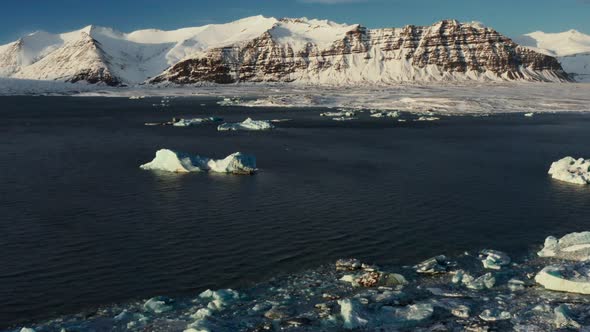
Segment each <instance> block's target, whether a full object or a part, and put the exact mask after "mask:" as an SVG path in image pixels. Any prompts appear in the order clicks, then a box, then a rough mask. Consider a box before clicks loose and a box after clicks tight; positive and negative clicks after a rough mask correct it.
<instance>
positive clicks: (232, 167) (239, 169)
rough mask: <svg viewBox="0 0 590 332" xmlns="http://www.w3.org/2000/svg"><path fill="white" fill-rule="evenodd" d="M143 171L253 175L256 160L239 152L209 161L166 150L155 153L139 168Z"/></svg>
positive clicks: (196, 156) (204, 158)
mask: <svg viewBox="0 0 590 332" xmlns="http://www.w3.org/2000/svg"><path fill="white" fill-rule="evenodd" d="M140 168H141V169H144V170H155V171H165V172H172V173H189V172H201V171H209V172H215V173H230V174H253V173H254V172H256V170H257V169H256V158H255V157H254V156H251V155H246V154H242V153H241V152H236V153H233V154H231V155H229V156H227V157H226V158H224V159H219V160H215V159H210V158H206V157H201V156H198V155H193V156H191V155H188V154H185V153H179V152H175V151H172V150H168V149H161V150H158V151H157V152H156V157H155V158H154V159H153V160H152V161H151V162H149V163H146V164H143V165H141V166H140Z"/></svg>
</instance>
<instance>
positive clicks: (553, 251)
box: [537, 232, 590, 261]
mask: <svg viewBox="0 0 590 332" xmlns="http://www.w3.org/2000/svg"><path fill="white" fill-rule="evenodd" d="M537 255H539V256H540V257H556V258H562V259H570V260H575V261H586V260H590V232H579V233H570V234H567V235H564V236H563V237H562V238H560V239H557V238H556V237H554V236H548V237H547V238H546V239H545V244H544V245H543V249H541V251H539V252H538V253H537Z"/></svg>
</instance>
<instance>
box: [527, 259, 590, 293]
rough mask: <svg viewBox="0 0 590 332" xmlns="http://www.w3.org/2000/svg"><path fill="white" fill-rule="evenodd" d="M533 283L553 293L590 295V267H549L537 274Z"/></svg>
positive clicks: (583, 265)
mask: <svg viewBox="0 0 590 332" xmlns="http://www.w3.org/2000/svg"><path fill="white" fill-rule="evenodd" d="M535 281H536V282H537V283H538V284H540V285H541V286H543V287H545V289H549V290H553V291H558V292H567V293H578V294H590V266H589V265H588V264H582V265H549V266H546V267H545V268H543V269H542V270H541V271H540V272H539V273H537V275H536V276H535Z"/></svg>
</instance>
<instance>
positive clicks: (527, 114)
mask: <svg viewBox="0 0 590 332" xmlns="http://www.w3.org/2000/svg"><path fill="white" fill-rule="evenodd" d="M534 115H535V113H533V112H530V113H524V116H526V117H527V118H531V117H533V116H534Z"/></svg>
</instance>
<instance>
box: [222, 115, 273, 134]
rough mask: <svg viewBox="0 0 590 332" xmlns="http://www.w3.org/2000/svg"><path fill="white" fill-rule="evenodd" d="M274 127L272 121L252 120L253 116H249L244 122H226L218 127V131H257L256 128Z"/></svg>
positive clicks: (268, 128) (267, 128)
mask: <svg viewBox="0 0 590 332" xmlns="http://www.w3.org/2000/svg"><path fill="white" fill-rule="evenodd" d="M270 129H274V126H273V125H272V124H271V123H270V121H266V120H252V119H251V118H247V119H246V120H244V121H243V122H237V123H224V124H221V125H219V126H218V127H217V130H218V131H230V130H231V131H235V130H247V131H256V130H270Z"/></svg>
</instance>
